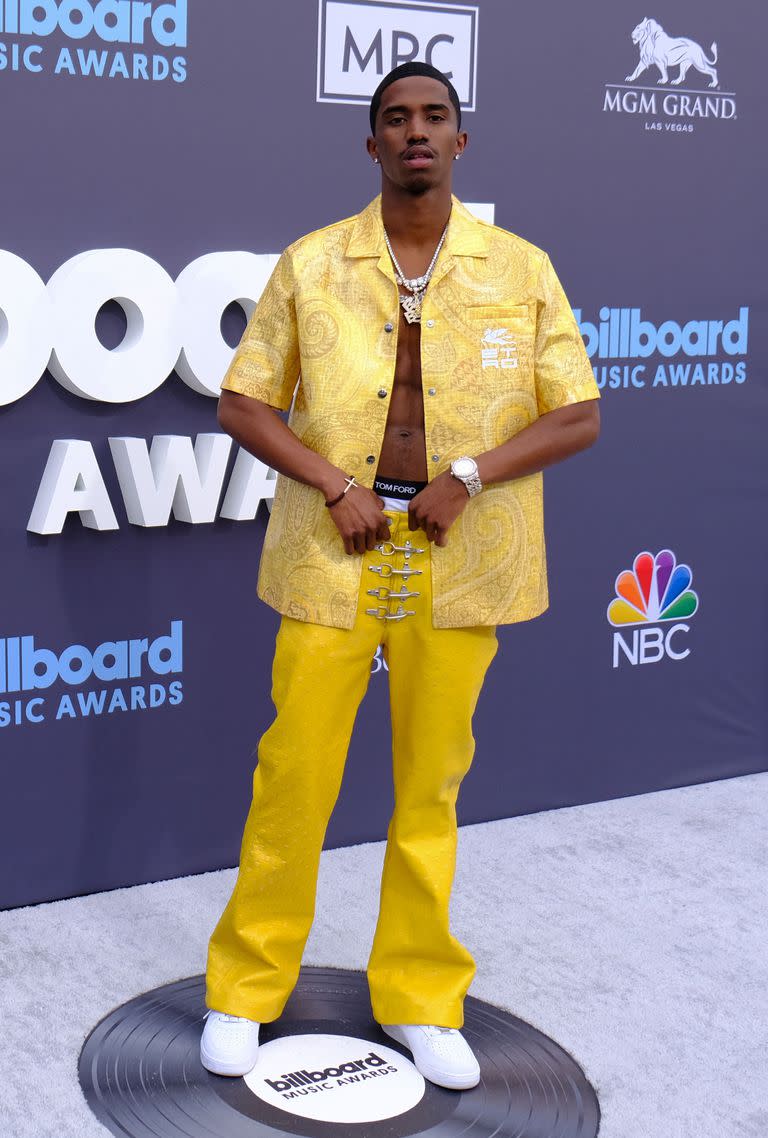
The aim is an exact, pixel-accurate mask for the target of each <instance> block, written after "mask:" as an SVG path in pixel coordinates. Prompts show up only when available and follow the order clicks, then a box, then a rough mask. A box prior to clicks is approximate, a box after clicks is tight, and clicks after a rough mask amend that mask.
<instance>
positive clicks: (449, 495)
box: [408, 470, 469, 545]
mask: <svg viewBox="0 0 768 1138" xmlns="http://www.w3.org/2000/svg"><path fill="white" fill-rule="evenodd" d="M468 501H469V494H468V492H467V488H466V486H465V485H464V483H463V482H460V481H459V479H458V478H454V477H453V475H452V474H451V473H450V471H448V470H444V471H443V473H442V474H438V476H437V478H435V479H434V480H433V481H432V482H430V483H429V484H428V485H427V486H425V487H424V489H423V490H422V491H420V493H418V494H417V495H416V497H415V498H412V499H411V502H410V504H409V506H408V528H409V529H412V530H413V529H423V530H424V532H425V534H426V535H427V537H428V538H429V540H430V541H434V543H435V545H447V543H448V538H447V533H448V530H449V529H450V527H451V526H452V525H453V523H454V522H455V521H456V519H457V518H458V516H459V514H460V513H461V511H462V510H463V509H464V507H465V506H466V504H467V502H468Z"/></svg>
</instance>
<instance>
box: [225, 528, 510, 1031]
mask: <svg viewBox="0 0 768 1138" xmlns="http://www.w3.org/2000/svg"><path fill="white" fill-rule="evenodd" d="M390 516H391V517H392V518H393V525H392V544H393V545H394V546H403V545H405V543H406V541H410V543H411V545H412V546H413V547H415V548H418V549H421V550H423V551H424V552H423V553H421V554H417V553H415V552H414V553H412V554H409V555H408V556H406V555H405V554H403V553H402V552H397V551H393V552H389V550H390V547H389V546H384V547H383V548H384V550H385V551H386V552H382V551H379V550H375V551H373V552H371V553H368V554H366V555H365V557H364V564H363V574H362V581H361V587H360V600H359V605H358V615H357V620H356V622H355V626H354V628H353V629H351V630H346V629H336V628H328V627H325V626H322V625H313V624H307V623H306V622H303V621H295V620H291V619H289V618H285V617H284V618H283V620H282V622H281V625H280V630H279V632H278V637H277V645H276V651H275V660H274V666H273V688H272V698H273V701H274V704H275V708H276V711H277V715H276V718H275V720H274V722H273V724H272V726H271V727H270V728H269V730H268V731H267V732H266V733H265V735H264V736H263V737H262V740H261V742H260V744H259V752H258V759H259V761H258V765H257V767H256V771H255V774H254V779H253V802H252V805H251V810H250V813H249V815H248V820H247V822H246V826H245V832H244V834H243V842H242V850H241V858H240V871H239V873H238V877H237V882H236V885H235V889H234V891H233V893H232V896H231V898H230V900H229V903H228V904H227V907H226V909H225V910H224V912H223V914H222V916H221V919H220V920H219V923H218V925H217V926H216V929H215V930H214V933H213V936H212V937H211V941H210V945H209V951H208V968H207V1003H208V1006H209V1007H212V1008H216V1009H217V1010H219V1011H223V1012H228V1013H230V1014H232V1015H242V1016H247V1017H248V1018H249V1019H255V1020H259V1021H261V1022H267V1021H270V1020H273V1019H276V1018H277V1017H278V1016H279V1015H280V1013H281V1011H282V1009H283V1007H284V1005H285V1002H286V1000H287V999H288V996H289V995H290V993H291V991H292V989H293V987H294V985H295V983H296V979H297V977H298V973H299V967H300V964H301V957H302V953H303V950H304V945H305V942H306V939H307V936H308V934H309V929H310V926H311V923H312V918H313V916H314V907H315V890H316V884H317V872H318V866H319V859H320V852H321V849H322V845H323V839H324V837H325V831H326V828H327V825H328V820H329V818H330V814H331V811H332V810H333V806H334V804H335V801H336V798H337V795H338V791H339V786H340V784H341V777H342V773H343V770H344V763H345V760H346V755H347V749H348V746H349V738H350V735H351V733H352V727H353V725H354V720H355V716H356V714H357V709H358V706H359V704H360V701H361V699H362V697H363V695H364V693H365V690H366V687H367V685H368V680H369V678H370V674H371V661H372V659H373V656H374V653H375V651H376V648H377V646H378V645H380V644H381V645H383V647H384V654H385V657H386V659H387V662H388V665H389V669H390V673H389V683H390V703H391V711H392V738H393V775H394V787H395V809H394V813H393V816H392V820H391V822H390V826H389V831H388V835H387V851H386V856H385V862H384V871H383V874H382V882H381V900H380V909H379V920H378V924H377V928H376V935H375V937H374V942H373V947H372V950H371V956H370V960H369V963H368V979H369V984H370V990H371V1002H372V1006H373V1012H374V1016H375V1017H376V1019H377V1020H378V1021H379V1022H380V1023H435V1024H441V1025H443V1026H446V1027H460V1026H461V1025H462V1022H463V1013H462V1007H463V1000H464V996H465V994H466V991H467V988H468V987H469V984H470V982H471V980H472V976H473V974H474V970H475V969H474V962H473V960H472V957H471V956H470V954H469V953H468V952H467V950H466V949H465V948H464V947H463V946H462V945H461V944H459V942H458V941H457V940H456V939H455V938H454V937H453V936H452V935H451V932H450V928H449V914H448V904H449V898H450V892H451V885H452V882H453V873H454V866H455V857H456V812H455V807H456V797H457V794H458V790H459V785H460V783H461V780H462V778H463V777H464V775H465V774H466V772H467V770H468V769H469V766H470V763H471V761H472V756H473V751H474V739H473V737H472V729H471V721H472V714H473V712H474V709H475V704H476V703H477V698H478V695H479V693H480V689H481V687H482V683H483V679H484V677H485V672H486V669H487V668H488V665H489V664H490V662H491V660H492V659H493V656H494V654H495V651H496V635H495V630H494V629H493V628H463V629H434V628H433V627H432V619H431V607H432V606H431V599H432V598H431V585H430V572H429V558H430V553H429V544H428V542H427V540H426V537H425V536H424V534H422V533H420V532H418V531H417V532H416V533H409V532H408V528H407V519H406V518H405V516H404V515H397V514H394V515H390ZM377 567H378V568H382V567H383V573H381V572H378V573H377V572H372V569H375V568H377ZM408 567H411V568H413V569H418V570H420V572H419V573H418V574H413V575H411V576H402V575H398V574H392V575H387V573H388V571H389V570H391V569H404V568H408ZM403 587H405V588H406V590H407V591H408V592H415V593H418V594H419V595H418V596H416V597H410V598H407V599H406V600H404V601H402V602H399V601H396V600H393V599H392V597H391V595H389V596H384V595H383V594H386V593H389V594H391V593H393V592H399V591H400V590H401V589H402V588H403ZM369 589H379V591H380V593H381V594H382V596H381V597H372V596H370V595H369V593H368V590H369ZM371 608H373V609H376V610H377V612H378V616H377V615H371V614H369V613H367V612H366V610H367V609H371ZM401 612H407V613H409V614H411V613H412V615H407V616H403V618H402V619H401V620H386V619H383V616H384V615H385V614H387V615H393V616H396V615H398V614H399V613H401Z"/></svg>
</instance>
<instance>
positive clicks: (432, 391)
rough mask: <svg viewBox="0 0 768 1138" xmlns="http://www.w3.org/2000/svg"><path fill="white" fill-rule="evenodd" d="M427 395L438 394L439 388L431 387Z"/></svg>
mask: <svg viewBox="0 0 768 1138" xmlns="http://www.w3.org/2000/svg"><path fill="white" fill-rule="evenodd" d="M427 395H437V388H436V387H430V389H429V391H428V392H427Z"/></svg>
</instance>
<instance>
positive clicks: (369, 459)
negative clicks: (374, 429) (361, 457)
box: [365, 454, 376, 463]
mask: <svg viewBox="0 0 768 1138" xmlns="http://www.w3.org/2000/svg"><path fill="white" fill-rule="evenodd" d="M365 461H366V462H368V463H371V462H375V461H376V456H375V455H374V454H369V455H368V457H367V458H366V460H365Z"/></svg>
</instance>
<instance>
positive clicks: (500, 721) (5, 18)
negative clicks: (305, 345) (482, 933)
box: [0, 0, 768, 906]
mask: <svg viewBox="0 0 768 1138" xmlns="http://www.w3.org/2000/svg"><path fill="white" fill-rule="evenodd" d="M652 15H653V18H651V17H649V16H648V14H647V10H645V9H644V8H643V7H642V6H639V5H638V4H637V3H636V2H635V0H633V2H632V3H629V2H627V0H610V2H608V0H598V2H597V3H594V4H591V5H588V6H587V7H586V8H585V7H584V6H583V5H573V4H570V3H565V2H562V3H555V4H554V5H553V4H549V5H544V6H539V7H537V6H536V5H513V4H510V3H509V2H508V0H480V2H479V3H476V4H459V3H445V4H440V3H427V2H423V3H421V2H419V3H416V2H411V0H409V2H405V0H398V2H391V3H390V2H378V0H376V2H374V0H319V2H318V0H281V2H279V3H278V2H277V0H269V2H267V0H264V2H261V3H258V4H255V3H253V0H217V2H216V3H215V4H213V3H205V2H204V0H175V2H173V0H172V2H169V3H163V2H160V0H153V2H152V3H150V4H139V3H134V2H132V0H67V2H66V3H64V2H62V0H38V2H36V3H33V2H32V0H0V98H1V99H2V106H3V109H4V163H3V177H2V179H1V180H0V218H2V225H3V228H2V234H1V235H0V247H1V248H0V431H1V432H2V447H0V472H1V477H2V494H1V495H0V541H1V543H2V546H1V548H2V559H1V560H0V585H1V586H2V592H1V594H0V596H1V597H2V600H1V602H0V604H1V606H2V607H1V608H0V779H1V780H2V781H1V784H0V785H1V787H2V792H1V794H0V803H1V809H2V819H1V820H0V905H3V906H14V905H21V904H25V903H29V902H36V901H41V900H47V899H53V898H58V897H66V896H71V895H74V894H79V893H86V892H89V891H93V890H99V889H105V888H110V887H114V886H119V885H127V884H132V883H135V882H142V881H148V880H153V879H157V878H163V877H170V876H174V875H178V874H184V873H194V872H198V871H202V870H207V869H212V868H217V867H221V866H229V865H233V864H234V863H235V862H236V860H237V854H238V845H239V839H240V833H241V826H242V822H243V820H244V816H245V812H246V809H247V806H248V800H249V794H250V779H251V771H252V766H253V762H254V748H255V744H256V741H257V739H258V737H259V734H260V733H261V731H262V730H263V729H264V728H265V727H266V726H267V725H268V722H269V719H270V713H271V704H270V698H269V690H270V664H271V657H272V650H273V641H274V634H275V630H276V627H277V618H276V616H275V614H274V613H272V612H271V611H270V610H269V609H267V608H265V607H264V606H263V605H261V604H260V603H257V601H256V597H255V577H256V570H257V564H258V559H259V552H260V548H261V542H262V536H263V533H264V527H265V525H266V520H267V517H268V505H267V502H268V500H269V497H270V494H271V493H272V490H273V488H274V484H273V480H272V477H271V475H270V472H269V471H267V470H265V469H264V468H263V467H262V466H261V465H260V464H259V463H257V462H255V461H252V460H250V459H249V457H248V456H247V455H245V454H243V453H240V452H239V451H238V448H237V447H236V446H235V445H234V444H231V443H230V440H229V439H228V438H226V437H224V436H223V435H222V434H221V432H220V431H219V430H218V427H217V423H216V417H215V407H216V404H215V398H214V396H215V393H216V390H217V386H218V381H219V380H220V378H221V375H222V374H223V371H224V369H225V367H226V363H227V360H228V358H229V356H230V355H231V351H232V347H233V346H234V345H235V343H236V342H237V339H238V338H239V335H240V334H241V332H242V330H243V328H244V326H245V319H246V316H247V314H248V313H249V312H250V311H251V309H252V305H253V303H254V300H255V299H256V298H257V297H258V295H259V292H260V290H261V288H262V287H263V283H264V281H265V280H266V278H267V276H268V274H269V272H270V270H271V267H272V265H273V264H274V261H275V259H276V254H278V253H279V252H280V250H281V249H282V248H284V247H285V245H287V244H288V243H289V242H291V241H292V240H294V239H295V238H296V237H298V236H299V235H301V234H303V233H305V232H307V231H309V230H311V229H314V228H317V227H319V226H322V225H325V224H327V223H329V222H331V221H333V220H336V219H338V218H341V217H345V216H348V215H349V214H352V213H355V212H357V211H358V210H359V209H360V208H362V207H363V206H364V205H365V204H366V203H367V202H368V201H369V200H370V199H371V198H372V197H373V196H374V195H375V193H376V192H377V188H378V187H377V180H378V172H377V170H376V168H374V167H372V165H371V163H370V161H369V159H368V157H367V155H366V153H365V149H364V140H365V136H366V133H367V111H366V103H367V100H368V97H369V95H370V92H371V91H372V89H373V87H374V86H375V85H376V83H377V82H378V79H379V78H380V76H381V75H382V74H383V73H385V72H386V71H388V70H389V69H390V67H391V66H392V65H394V64H397V63H398V62H402V61H403V60H405V59H409V58H419V59H424V58H427V59H429V60H430V61H431V62H433V63H434V64H435V65H436V66H438V67H440V68H442V69H443V70H444V71H446V72H450V73H451V74H452V75H453V79H454V82H455V84H456V86H457V88H458V90H459V93H460V95H461V99H462V102H463V104H464V106H465V107H466V108H467V110H466V126H467V128H468V130H469V132H470V147H469V150H468V151H467V155H466V158H465V161H464V162H462V163H461V164H460V168H457V170H456V175H457V187H456V189H457V193H458V195H459V196H460V197H461V198H462V199H463V200H464V201H466V202H467V203H472V208H474V209H475V210H476V212H478V213H480V214H481V215H483V216H484V217H486V218H492V219H495V221H496V223H497V224H499V225H502V226H504V227H505V228H507V229H511V230H513V231H515V232H516V233H519V234H520V235H522V236H523V237H525V238H527V239H529V240H530V241H533V242H534V243H535V244H537V245H540V246H542V247H543V248H545V249H546V250H547V251H548V252H549V253H550V255H551V257H552V260H553V262H554V264H555V267H556V269H557V270H558V272H559V274H560V277H561V279H562V281H563V283H564V285H565V287H566V290H567V292H568V295H569V298H570V299H571V303H572V304H573V307H574V309H575V311H576V314H577V318H578V320H579V322H580V324H581V327H582V331H583V334H584V337H585V342H586V345H587V349H588V351H589V354H590V357H591V359H592V362H593V364H594V368H595V374H596V376H597V378H598V382H599V384H600V386H601V388H602V392H603V400H602V412H603V437H602V439H601V441H600V443H599V444H598V446H597V447H596V448H594V449H593V450H592V451H590V452H588V453H586V454H584V455H581V456H579V457H577V458H576V459H574V460H572V461H570V462H569V463H567V464H566V465H565V466H563V467H560V468H557V469H554V470H552V471H551V472H549V473H548V474H547V476H546V498H547V514H546V519H547V532H548V540H549V570H550V579H551V594H552V604H551V608H550V610H549V612H548V613H547V614H546V615H545V616H544V617H542V618H540V619H538V620H536V621H533V622H531V623H530V624H524V625H519V626H512V627H509V628H505V629H504V630H502V632H501V645H502V651H501V654H500V656H499V657H498V658H497V660H496V662H495V664H494V667H493V668H492V670H491V674H490V677H489V680H488V683H487V686H486V689H485V691H484V693H483V696H482V700H481V704H480V708H479V713H478V717H477V723H476V736H477V742H478V749H477V757H476V760H475V764H474V766H473V769H472V771H471V772H470V775H469V776H468V778H467V780H466V782H465V785H464V788H463V792H462V799H461V803H460V808H461V819H462V821H463V822H472V821H478V820H482V819H488V818H495V817H504V816H511V815H516V814H523V813H527V812H531V811H535V810H542V809H547V808H550V807H557V806H563V805H568V804H573V803H581V802H590V801H596V800H600V799H606V798H612V797H616V796H623V795H631V794H638V793H642V792H644V791H649V790H655V789H659V788H664V787H673V786H679V785H684V784H687V783H694V782H699V781H703V780H708V779H715V778H721V777H728V776H731V775H737V774H741V773H745V772H749V771H755V770H759V769H763V768H764V767H765V757H766V711H765V706H766V702H765V690H766V671H767V669H768V661H767V660H766V648H765V640H766V635H765V634H766V628H765V612H766V596H767V592H766V584H765V565H766V562H767V560H768V548H767V547H768V540H767V539H766V529H765V522H764V518H765V504H766V497H767V496H768V470H767V469H766V462H765V453H766V450H765V443H764V438H763V436H764V433H765V424H766V413H767V412H768V398H767V396H766V384H765V378H766V377H765V368H766V358H767V355H768V346H767V345H766V284H765V271H764V266H765V259H766V243H765V232H764V227H763V225H762V218H763V213H764V205H761V204H760V203H761V202H764V201H765V196H766V191H768V177H767V176H766V151H765V147H764V145H763V140H764V139H765V135H766V126H767V125H768V124H767V123H766V108H765V100H764V98H763V90H762V88H763V83H764V67H763V59H762V55H763V52H764V44H765V41H766V33H767V32H768V17H766V13H765V9H764V6H763V5H761V4H759V3H758V2H757V0H737V2H736V4H735V5H734V6H731V7H729V8H727V9H726V8H724V7H723V6H722V5H720V4H715V3H714V2H713V0H706V2H705V3H702V2H701V0H698V2H693V0H664V2H663V3H662V5H661V7H659V8H656V9H655V10H653V13H652ZM553 22H554V27H553ZM386 689H387V678H386V670H385V669H384V667H383V666H382V664H381V661H379V660H375V661H374V662H373V669H372V678H371V685H370V689H369V692H368V695H367V697H366V699H365V702H364V704H363V709H362V712H361V715H360V718H359V722H358V725H357V728H356V732H355V736H354V738H353V743H352V749H351V754H350V761H349V765H348V770H347V773H346V777H345V784H344V788H343V791H342V797H341V800H340V802H339V805H338V807H337V810H336V813H335V815H334V818H333V821H332V825H331V829H330V832H329V835H328V841H329V844H335V845H339V844H346V843H349V842H357V841H362V840H368V839H376V838H381V837H383V836H384V833H385V827H386V822H387V818H388V813H389V809H390V802H391V791H390V769H389V768H390V754H389V733H388V712H387V701H386Z"/></svg>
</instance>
